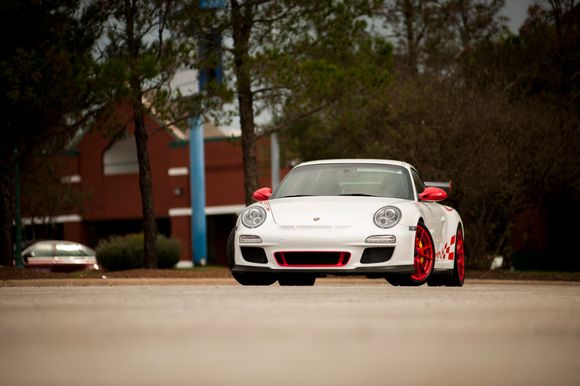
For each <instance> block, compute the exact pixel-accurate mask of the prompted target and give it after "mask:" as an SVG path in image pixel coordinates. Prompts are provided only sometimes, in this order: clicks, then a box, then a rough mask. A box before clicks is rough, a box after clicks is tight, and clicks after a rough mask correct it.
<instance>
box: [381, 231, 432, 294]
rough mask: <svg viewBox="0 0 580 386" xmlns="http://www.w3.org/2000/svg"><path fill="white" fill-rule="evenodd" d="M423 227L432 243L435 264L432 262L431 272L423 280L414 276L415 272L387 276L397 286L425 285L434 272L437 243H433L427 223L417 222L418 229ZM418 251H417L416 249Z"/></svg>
mask: <svg viewBox="0 0 580 386" xmlns="http://www.w3.org/2000/svg"><path fill="white" fill-rule="evenodd" d="M419 228H421V229H422V231H423V232H424V235H425V236H426V237H427V238H428V241H429V242H430V244H431V260H432V261H433V264H431V267H430V268H429V272H427V273H426V276H425V278H423V279H421V280H417V279H415V278H414V277H413V275H414V273H413V274H410V275H392V276H387V277H386V280H387V282H389V284H391V285H393V286H395V287H397V286H400V287H418V286H420V285H423V284H425V283H427V282H428V280H429V278H430V277H431V274H432V273H433V269H434V268H435V244H434V243H433V237H431V233H430V232H429V229H428V228H427V227H426V226H425V224H424V223H423V222H422V221H419V223H418V224H417V229H419ZM415 252H416V251H415Z"/></svg>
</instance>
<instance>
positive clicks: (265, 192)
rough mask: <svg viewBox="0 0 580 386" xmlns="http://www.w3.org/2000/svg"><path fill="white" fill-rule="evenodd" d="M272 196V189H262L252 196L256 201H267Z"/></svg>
mask: <svg viewBox="0 0 580 386" xmlns="http://www.w3.org/2000/svg"><path fill="white" fill-rule="evenodd" d="M271 195H272V188H260V189H258V190H256V191H255V192H254V194H252V198H253V199H254V200H256V201H266V200H268V199H270V196H271Z"/></svg>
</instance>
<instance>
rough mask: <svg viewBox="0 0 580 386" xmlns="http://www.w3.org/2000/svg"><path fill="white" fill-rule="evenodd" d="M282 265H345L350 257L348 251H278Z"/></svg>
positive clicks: (277, 257)
mask: <svg viewBox="0 0 580 386" xmlns="http://www.w3.org/2000/svg"><path fill="white" fill-rule="evenodd" d="M274 257H275V258H276V262H277V263H278V264H279V265H280V266H282V267H343V266H345V265H346V264H347V263H348V260H349V259H350V253H348V252H276V253H274Z"/></svg>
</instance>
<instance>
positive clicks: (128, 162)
mask: <svg viewBox="0 0 580 386" xmlns="http://www.w3.org/2000/svg"><path fill="white" fill-rule="evenodd" d="M138 172H139V161H138V160H137V146H136V144H135V136H133V135H130V136H127V137H125V138H123V139H120V140H118V141H115V142H114V143H113V144H112V145H111V146H109V148H108V149H107V150H105V153H104V154H103V173H104V174H105V175H106V176H112V175H116V174H133V173H138Z"/></svg>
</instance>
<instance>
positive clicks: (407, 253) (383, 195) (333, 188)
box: [227, 159, 465, 286]
mask: <svg viewBox="0 0 580 386" xmlns="http://www.w3.org/2000/svg"><path fill="white" fill-rule="evenodd" d="M447 185H448V186H449V184H447ZM442 186H445V184H444V183H429V182H423V180H422V179H421V177H420V176H419V173H418V172H417V171H416V170H415V168H413V167H412V166H411V165H409V164H408V163H405V162H401V161H387V160H372V159H363V160H350V159H338V160H324V161H314V162H305V163H302V164H300V165H298V166H296V167H295V168H294V169H292V170H291V171H290V172H289V173H288V175H287V176H286V177H285V178H284V180H283V181H282V182H281V183H280V186H279V187H278V188H277V189H276V191H275V192H274V193H272V189H270V188H262V189H259V190H257V191H256V192H255V193H254V199H255V200H256V201H258V202H256V203H254V204H252V205H250V206H248V207H247V208H246V209H245V210H244V212H242V213H241V215H240V216H239V218H238V221H237V224H236V227H235V228H234V229H233V230H232V232H231V234H230V237H229V239H228V246H227V250H228V263H229V266H230V269H231V272H232V275H233V276H234V278H235V279H236V280H237V281H238V282H239V283H240V284H243V285H270V284H273V283H275V282H276V281H278V282H279V284H280V285H313V284H314V282H315V281H316V278H317V277H319V276H325V275H366V276H368V277H384V278H386V279H387V281H388V282H389V283H391V284H393V285H421V284H423V283H426V282H427V283H428V284H430V285H448V286H462V285H463V279H464V276H465V249H464V241H463V225H462V222H461V218H460V216H459V214H458V213H457V212H456V211H455V210H454V209H453V208H451V207H448V206H445V205H441V204H439V203H438V202H439V201H443V200H445V199H446V198H447V193H446V192H445V191H444V190H443V189H441V188H440V187H442Z"/></svg>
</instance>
